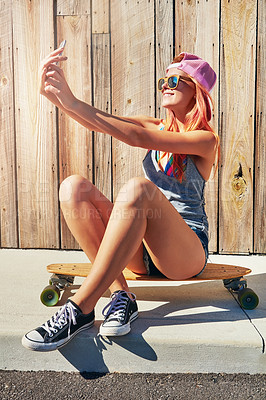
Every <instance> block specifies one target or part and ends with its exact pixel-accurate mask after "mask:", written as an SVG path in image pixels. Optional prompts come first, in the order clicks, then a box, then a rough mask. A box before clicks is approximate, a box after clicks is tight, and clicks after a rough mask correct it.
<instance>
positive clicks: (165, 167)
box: [155, 123, 187, 178]
mask: <svg viewBox="0 0 266 400" xmlns="http://www.w3.org/2000/svg"><path fill="white" fill-rule="evenodd" d="M163 130H164V124H163V123H161V124H160V131H163ZM179 157H181V160H182V170H183V172H185V170H186V168H187V156H186V155H181V154H180V155H179ZM155 160H156V161H157V163H158V166H159V168H160V170H161V171H163V172H164V173H165V174H166V175H168V176H172V177H175V178H178V168H175V171H174V170H173V163H174V158H173V153H167V152H164V151H160V150H156V151H155Z"/></svg>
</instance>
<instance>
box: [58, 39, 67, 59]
mask: <svg viewBox="0 0 266 400" xmlns="http://www.w3.org/2000/svg"><path fill="white" fill-rule="evenodd" d="M65 45H66V40H63V42H61V43H60V45H59V48H62V49H64V48H65ZM62 54H63V52H62V53H59V56H61V55H62Z"/></svg>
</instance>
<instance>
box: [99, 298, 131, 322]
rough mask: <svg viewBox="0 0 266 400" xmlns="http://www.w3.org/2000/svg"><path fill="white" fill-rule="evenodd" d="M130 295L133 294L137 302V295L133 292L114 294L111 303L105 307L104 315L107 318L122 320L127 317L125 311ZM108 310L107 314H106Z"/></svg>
mask: <svg viewBox="0 0 266 400" xmlns="http://www.w3.org/2000/svg"><path fill="white" fill-rule="evenodd" d="M128 294H131V295H132V297H133V300H136V295H135V294H134V293H131V292H125V291H120V292H116V293H112V295H111V301H110V302H109V303H108V304H107V305H106V306H105V307H104V309H103V311H102V314H103V316H104V317H105V318H109V317H110V316H112V317H114V318H118V319H119V320H122V319H123V318H124V316H125V310H126V306H127V303H128V301H129V300H130V299H129V297H128ZM108 308H109V309H108ZM107 309H108V311H107V312H105V311H106V310H107Z"/></svg>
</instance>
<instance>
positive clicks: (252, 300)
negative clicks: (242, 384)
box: [41, 263, 259, 309]
mask: <svg viewBox="0 0 266 400" xmlns="http://www.w3.org/2000/svg"><path fill="white" fill-rule="evenodd" d="M91 269H92V264H91V263H65V264H50V265H48V266H47V271H48V272H49V273H51V274H53V275H52V276H51V278H50V281H49V283H50V285H49V286H47V287H46V288H45V289H44V290H43V291H42V293H41V301H42V303H43V304H45V305H46V306H54V305H56V304H57V303H58V301H59V298H60V292H61V291H63V290H64V289H66V288H67V287H70V286H71V285H73V282H74V277H75V276H79V277H86V276H87V275H88V274H89V273H90V271H91ZM250 272H251V270H250V269H249V268H244V267H240V266H237V265H226V264H213V263H208V264H207V265H206V267H205V270H204V271H203V272H202V273H201V274H200V275H199V276H196V277H192V278H189V279H185V280H184V279H182V281H202V280H207V281H208V280H219V279H221V280H223V283H224V286H225V287H226V289H228V290H229V291H231V292H234V293H237V294H238V301H239V303H240V305H241V306H242V307H243V308H246V309H253V308H255V307H257V305H258V302H259V300H258V296H257V295H256V294H255V293H254V292H253V290H251V289H248V288H247V281H246V280H245V279H243V277H244V276H245V275H247V274H249V273H250ZM123 274H124V277H125V279H126V280H141V281H169V279H168V278H166V277H164V276H163V275H141V274H136V273H134V272H132V271H130V270H128V269H127V268H125V269H124V271H123Z"/></svg>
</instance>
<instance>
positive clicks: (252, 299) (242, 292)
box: [223, 277, 259, 310]
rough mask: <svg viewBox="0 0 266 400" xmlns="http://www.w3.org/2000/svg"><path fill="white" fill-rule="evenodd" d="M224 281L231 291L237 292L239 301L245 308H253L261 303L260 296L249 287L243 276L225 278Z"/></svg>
mask: <svg viewBox="0 0 266 400" xmlns="http://www.w3.org/2000/svg"><path fill="white" fill-rule="evenodd" d="M223 283H224V287H225V288H226V289H227V290H228V291H229V292H234V293H236V294H237V297H238V302H239V304H240V306H241V307H242V308H244V309H245V310H253V309H254V308H256V307H257V305H258V304H259V298H258V296H257V295H256V293H255V292H254V291H253V290H252V289H250V288H248V287H247V281H246V279H243V277H239V278H232V279H223Z"/></svg>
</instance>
